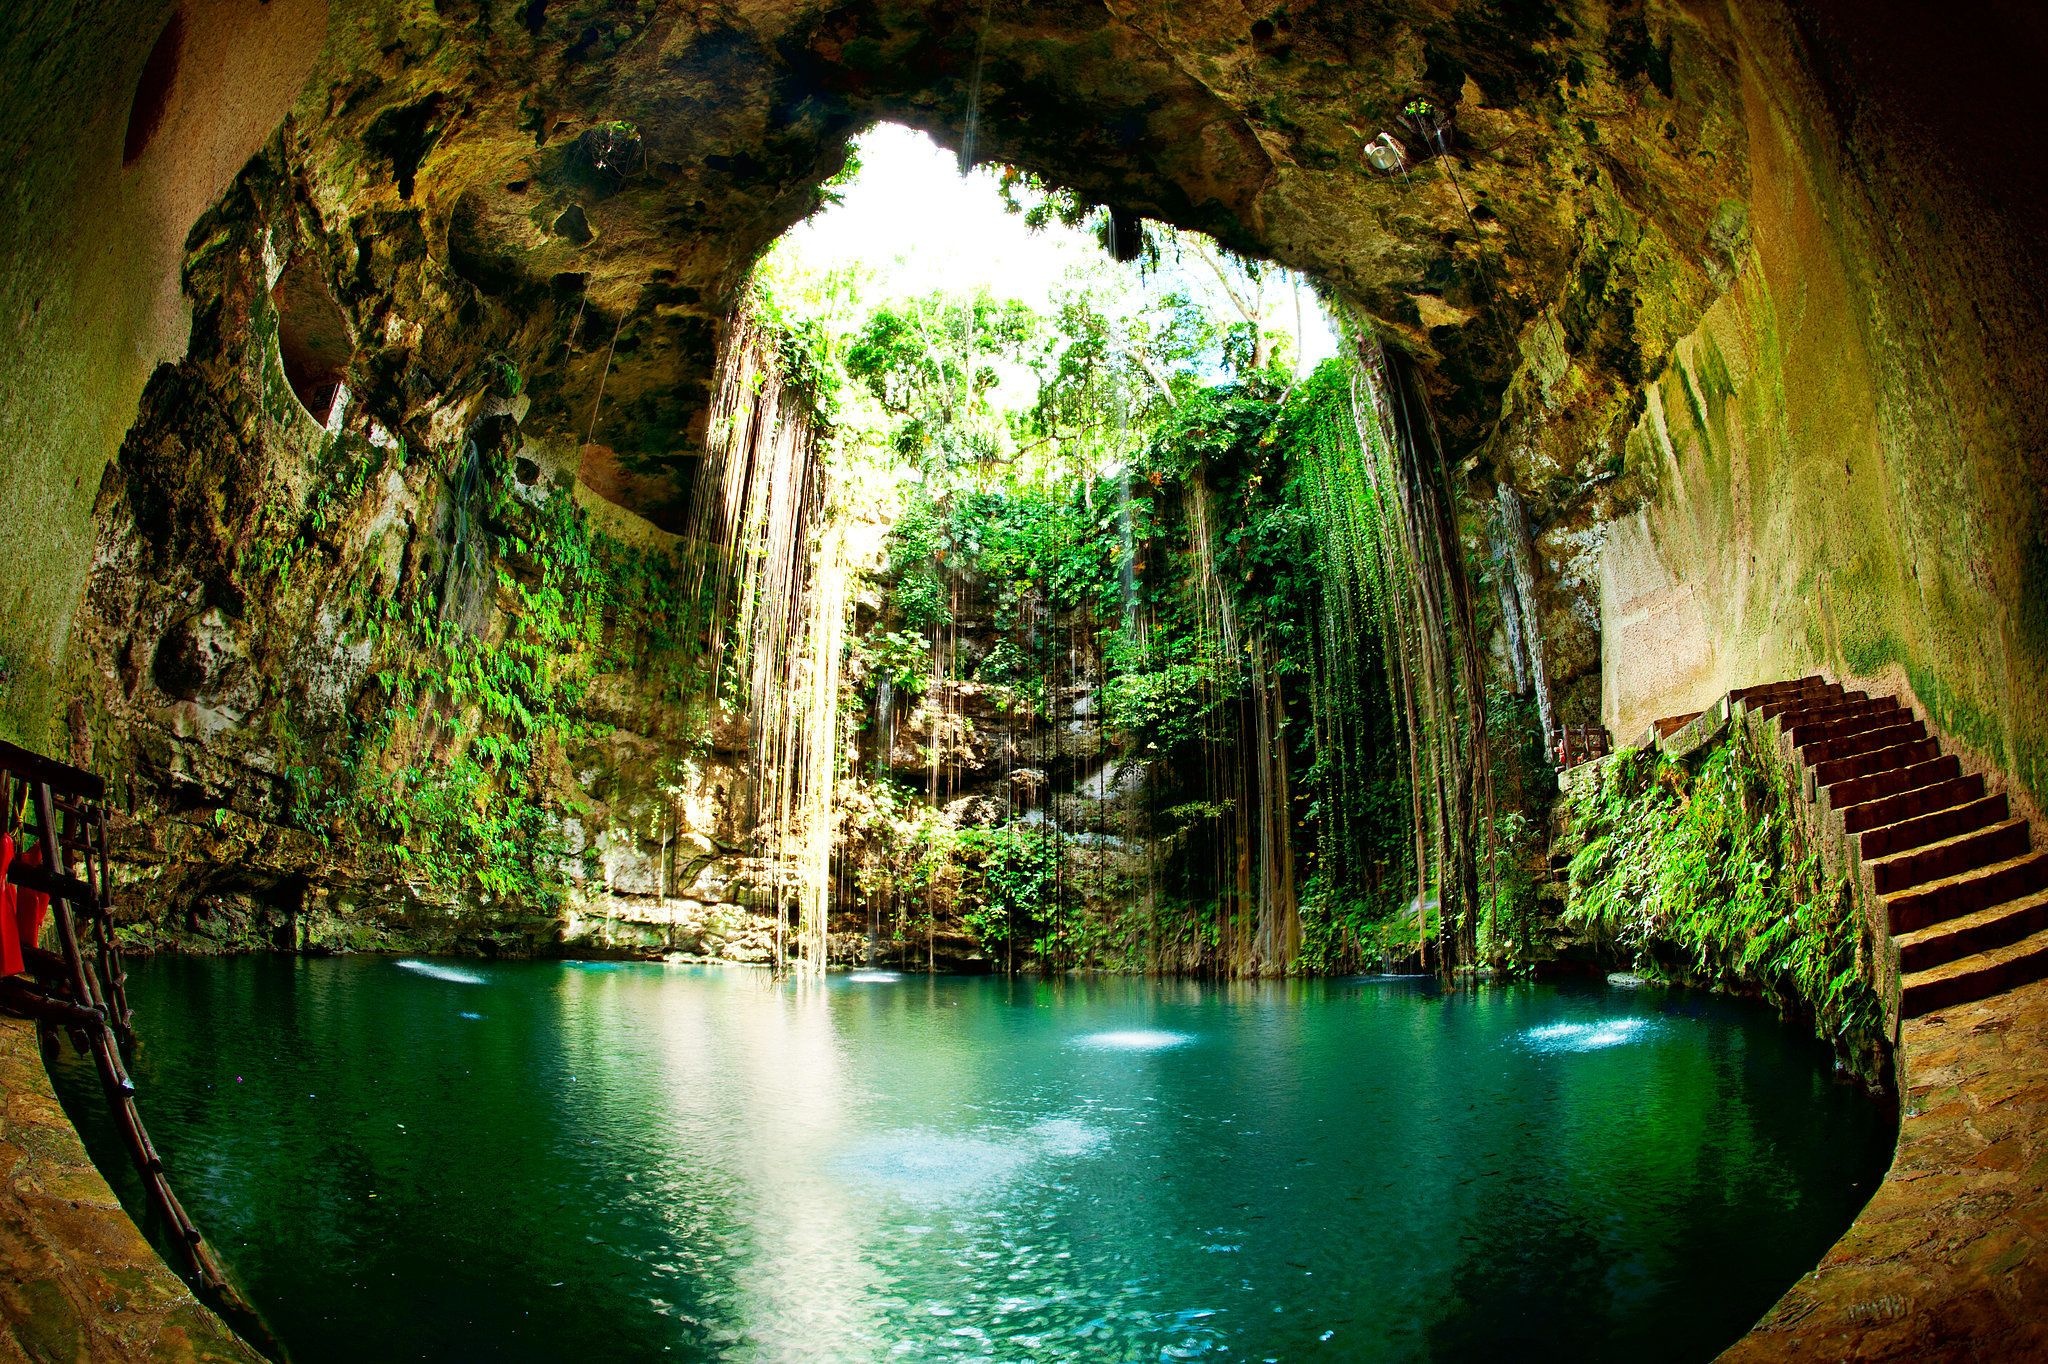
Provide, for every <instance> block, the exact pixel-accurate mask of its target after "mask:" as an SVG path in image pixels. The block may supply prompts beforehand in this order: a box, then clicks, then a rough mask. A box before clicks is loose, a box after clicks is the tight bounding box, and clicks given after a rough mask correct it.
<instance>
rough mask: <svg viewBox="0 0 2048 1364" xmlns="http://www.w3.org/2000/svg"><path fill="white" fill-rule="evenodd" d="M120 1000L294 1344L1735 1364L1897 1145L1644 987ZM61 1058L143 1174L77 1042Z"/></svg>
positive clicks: (246, 1270) (505, 967) (1789, 1066)
mask: <svg viewBox="0 0 2048 1364" xmlns="http://www.w3.org/2000/svg"><path fill="white" fill-rule="evenodd" d="M131 988H132V993H133V997H134V1000H135V1003H136V1007H137V1010H138V1013H139V1014H140V1015H141V1016H144V1017H147V1018H148V1019H149V1020H150V1021H151V1027H150V1031H149V1035H148V1043H147V1045H146V1046H145V1047H144V1048H143V1049H142V1051H141V1052H140V1053H139V1055H138V1059H137V1063H136V1070H137V1075H138V1080H139V1082H140V1083H141V1084H142V1085H143V1086H144V1087H145V1089H146V1091H147V1093H148V1094H149V1096H150V1100H151V1105H150V1116H151V1119H152V1122H153V1125H154V1127H155V1130H156V1133H157V1135H158V1137H159V1139H160V1140H161V1142H162V1144H163V1146H164V1149H165V1150H166V1152H167V1153H168V1162H169V1165H170V1168H171V1174H172V1176H173V1178H174V1179H175V1180H176V1181H177V1183H178V1186H179V1187H180V1188H181V1189H183V1190H185V1191H187V1192H186V1195H185V1196H186V1199H187V1201H188V1203H189V1204H190V1206H191V1211H192V1212H193V1214H194V1216H195V1217H196V1218H197V1220H198V1221H199V1222H200V1223H201V1225H203V1226H205V1227H206V1228H208V1230H209V1233H210V1234H211V1236H212V1237H213V1239H214V1243H215V1245H216V1246H217V1247H218V1248H219V1249H220V1250H221V1252H222V1253H223V1254H224V1256H225V1257H226V1258H227V1259H228V1260H229V1262H230V1263H231V1264H232V1265H233V1267H234V1269H235V1271H236V1272H237V1274H238V1275H239V1277H240V1278H241V1280H242V1281H243V1285H244V1287H245V1288H246V1290H247V1291H248V1293H249V1295H250V1297H251V1298H252V1300H253V1301H254V1303H255V1304H256V1305H257V1307H258V1309H259V1310H260V1311H261V1312H262V1313H263V1314H264V1315H265V1316H266V1317H267V1319H268V1321H269V1323H270V1325H271V1327H272V1328H273V1329H274V1331H275V1332H276V1335H277V1337H278V1339H279V1340H280V1341H281V1342H282V1344H283V1345H284V1347H285V1349H286V1350H287V1351H288V1352H289V1354H290V1356H291V1357H292V1358H294V1359H296V1360H299V1361H321V1360H360V1359H422V1360H452V1359H482V1358H490V1359H531V1360H555V1359H564V1358H579V1357H590V1358H616V1359H640V1358H653V1357H656V1356H660V1355H663V1354H669V1355H673V1356H675V1357H678V1358H741V1359H783V1358H794V1357H799V1356H802V1357H811V1358H819V1359H881V1358H898V1357H902V1358H933V1357H944V1358H970V1359H971V1358H983V1359H1076V1360H1080V1359H1085V1360H1137V1359H1145V1360H1151V1359H1183V1358H1214V1359H1297V1358H1315V1357H1327V1358H1342V1359H1423V1358H1434V1359H1475V1358H1571V1359H1651V1358H1655V1359H1663V1360H1685V1359H1707V1358H1710V1357H1711V1356H1713V1355H1714V1354H1715V1353H1716V1352H1717V1351H1719V1350H1720V1349H1721V1348H1723V1347H1724V1346H1726V1345H1727V1344H1729V1343H1730V1342H1731V1341H1733V1340H1734V1339H1735V1338H1736V1337H1737V1336H1739V1335H1740V1334H1741V1333H1742V1332H1743V1331H1745V1330H1746V1329H1747V1328H1748V1327H1749V1326H1750V1324H1751V1323H1752V1322H1753V1321H1755V1319H1756V1318H1757V1317H1758V1316H1759V1315H1760V1314H1761V1313H1762V1312H1763V1311H1764V1310H1765V1309H1766V1308H1767V1307H1769V1305H1770V1304H1771V1303H1772V1301H1773V1300H1774V1299H1775V1298H1776V1297H1777V1296H1778V1295H1779V1294H1780V1293H1781V1292H1782V1291H1783V1290H1784V1289H1785V1288H1786V1287H1787V1286H1788V1285H1789V1284H1790V1283H1791V1282H1792V1281H1793V1280H1794V1279H1796V1278H1797V1277H1798V1276H1799V1274H1800V1273H1802V1272H1803V1271H1804V1270H1805V1269H1807V1268H1808V1267H1810V1266H1811V1265H1812V1264H1813V1263H1814V1261H1815V1260H1816V1259H1817V1258H1818V1257H1819V1256H1820V1254H1821V1253H1822V1252H1823V1251H1824V1250H1825V1249H1826V1247H1827V1246H1828V1245H1829V1244H1830V1243H1831V1242H1832V1241H1833V1240H1834V1239H1835V1238H1836V1236H1837V1235H1839V1234H1840V1232H1841V1231H1842V1229H1843V1228H1844V1227H1845V1226H1847V1224H1848V1223H1849V1221H1850V1220H1851V1218H1852V1217H1853V1216H1854V1215H1855V1213H1856V1211H1857V1210H1858V1209H1859V1208H1860V1207H1861V1206H1862V1204H1863V1202H1864V1200H1865V1199H1866V1198H1867V1197H1868V1196H1869V1194H1870V1192H1871V1190H1872V1189H1873V1188H1874V1187H1875V1184H1876V1182H1877V1180H1878V1179H1879V1178H1880V1176H1881V1175H1882V1173H1883V1170H1884V1168H1885V1165H1886V1163H1887V1161H1888V1159H1889V1152H1890V1145H1891V1137H1892V1122H1891V1119H1890V1118H1889V1117H1888V1116H1887V1110H1886V1109H1885V1108H1884V1107H1883V1106H1881V1105H1879V1104H1876V1103H1874V1102H1872V1101H1871V1100H1869V1099H1868V1098H1866V1097H1865V1096H1864V1095H1863V1094H1862V1093H1861V1092H1860V1091H1858V1090H1856V1089H1855V1088H1854V1087H1852V1086H1848V1085H1845V1084H1843V1083H1841V1082H1840V1081H1839V1080H1838V1079H1837V1078H1836V1077H1835V1076H1834V1075H1833V1074H1832V1073H1831V1067H1830V1064H1829V1061H1828V1058H1827V1056H1826V1053H1825V1051H1824V1050H1822V1049H1820V1048H1818V1047H1817V1046H1816V1045H1815V1044H1814V1043H1812V1042H1811V1041H1810V1040H1809V1039H1807V1038H1806V1037H1805V1036H1804V1035H1802V1034H1801V1033H1800V1032H1798V1031H1795V1030H1793V1029H1791V1028H1788V1027H1787V1026H1786V1025H1784V1024H1783V1023H1781V1022H1780V1021H1779V1020H1777V1019H1776V1018H1775V1017H1773V1016H1771V1015H1770V1014H1769V1013H1768V1012H1767V1011H1765V1010H1763V1009H1761V1008H1758V1007H1756V1006H1753V1005H1749V1004H1745V1003H1742V1002H1739V1001H1732V1000H1728V999H1724V998H1719V997H1714V996H1709V995H1705V994H1701V993H1698V992H1691V991H1676V990H1664V989H1656V988H1648V989H1636V990H1624V989H1614V988H1606V987H1600V986H1585V987H1558V986H1548V985H1534V986H1499V987H1491V988H1481V989H1477V990H1458V991H1445V990H1443V989H1442V988H1441V987H1440V986H1439V985H1438V984H1437V983H1436V982H1435V981H1433V980H1428V979H1414V978H1388V977H1357V978H1349V979H1332V980H1326V981H1314V982H1294V983H1236V984H1203V983H1195V982H1190V981H1159V980H1146V979H1136V978H1105V977H1092V978H1091V977H1074V978H1065V979H1060V978H1043V979H1032V978H1013V979H1001V978H986V977H984V978H961V977H951V978H946V977H940V978H930V977H924V976H910V975H897V974H895V973H890V972H856V973H853V974H851V975H838V974H835V975H833V976H831V977H828V978H826V979H825V980H824V981H823V982H817V981H811V982H804V981H792V980H777V979H775V978H774V977H772V976H771V975H769V974H768V973H766V972H749V971H742V970H733V969H730V968H688V967H667V966H661V965H643V964H591V963H576V962H567V963H530V962H529V963H509V964H499V963H489V964H484V963H478V962H475V961H445V960H434V961H429V960H423V959H408V960H392V959H389V958H343V959H287V958H276V957H262V958H244V959H231V960H200V959H188V958H163V959H155V960H148V961H143V962H140V963H138V964H136V966H135V967H134V968H133V971H132V985H131ZM58 1079H59V1084H60V1090H61V1092H62V1094H63V1096H64V1098H65V1102H66V1103H67V1105H68V1106H69V1107H70V1108H71V1110H72V1112H73V1113H74V1115H75V1116H76V1117H77V1118H78V1120H79V1125H80V1127H81V1129H82V1130H83V1131H84V1132H85V1133H86V1135H87V1137H88V1140H89V1141H90V1142H92V1143H93V1144H94V1146H95V1154H96V1155H97V1156H98V1157H99V1159H100V1163H101V1165H102V1168H104V1169H105V1170H107V1171H108V1172H110V1174H113V1175H115V1176H116V1177H117V1179H118V1178H119V1177H120V1176H121V1174H122V1173H123V1171H124V1169H125V1166H124V1162H123V1160H122V1159H121V1158H120V1155H119V1151H118V1149H117V1148H116V1147H114V1146H113V1145H111V1139H110V1138H109V1137H108V1135H107V1133H106V1130H105V1127H104V1124H103V1122H102V1120H101V1118H102V1114H101V1103H102V1100H101V1097H100V1092H99V1088H98V1085H97V1083H96V1082H95V1081H94V1080H93V1077H92V1076H91V1073H90V1071H89V1070H88V1069H85V1068H82V1067H81V1066H80V1065H79V1064H77V1063H76V1062H75V1061H71V1062H67V1063H66V1064H65V1065H63V1066H62V1067H61V1068H60V1070H59V1073H58ZM124 1196H128V1197H130V1198H131V1201H132V1197H133V1193H132V1190H124ZM137 1210H138V1211H139V1206H138V1208H137Z"/></svg>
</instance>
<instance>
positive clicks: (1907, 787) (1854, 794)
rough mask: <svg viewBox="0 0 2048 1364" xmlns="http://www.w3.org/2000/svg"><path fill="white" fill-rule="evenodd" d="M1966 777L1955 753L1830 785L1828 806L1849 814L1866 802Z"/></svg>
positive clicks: (1828, 788) (1828, 787)
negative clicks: (1849, 811)
mask: <svg viewBox="0 0 2048 1364" xmlns="http://www.w3.org/2000/svg"><path fill="white" fill-rule="evenodd" d="M1962 775H1963V764H1962V762H1961V761H1960V760H1959V759H1958V758H1957V757H1956V756H1955V754H1953V753H1944V754H1942V755H1941V756H1940V757H1938V758H1935V759H1932V760H1931V761H1928V762H1924V763H1914V764H1913V765H1912V766H1910V767H1898V768H1894V769H1892V770H1891V771H1889V772H1873V773H1871V774H1870V775H1869V776H1867V777H1851V778H1849V779H1848V780H1847V781H1840V782H1832V783H1829V784H1828V785H1827V793H1828V806H1829V808H1831V809H1834V810H1839V811H1847V810H1850V809H1852V808H1854V807H1856V806H1858V805H1862V804H1863V803H1865V802H1866V801H1873V800H1878V799H1881V798H1882V797H1885V796H1895V795H1898V794H1899V793H1900V792H1903V791H1913V790H1917V789H1919V788H1920V787H1923V786H1932V785H1934V784H1935V783H1936V782H1942V781H1952V780H1954V779H1956V778H1957V777H1960V776H1962Z"/></svg>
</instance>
